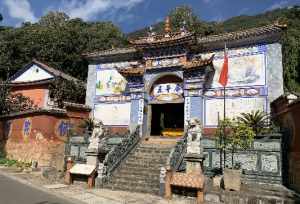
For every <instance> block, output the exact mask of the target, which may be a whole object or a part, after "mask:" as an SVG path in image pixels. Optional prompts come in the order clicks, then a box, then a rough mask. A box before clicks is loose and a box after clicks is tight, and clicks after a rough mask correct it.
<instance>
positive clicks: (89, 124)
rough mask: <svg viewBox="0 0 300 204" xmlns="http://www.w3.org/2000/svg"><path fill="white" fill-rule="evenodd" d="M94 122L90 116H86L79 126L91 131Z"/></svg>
mask: <svg viewBox="0 0 300 204" xmlns="http://www.w3.org/2000/svg"><path fill="white" fill-rule="evenodd" d="M94 124H95V122H94V119H92V118H88V119H85V120H84V121H83V123H82V124H81V126H80V127H81V128H85V129H86V130H88V131H93V129H94Z"/></svg>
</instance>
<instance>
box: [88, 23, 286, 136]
mask: <svg viewBox="0 0 300 204" xmlns="http://www.w3.org/2000/svg"><path fill="white" fill-rule="evenodd" d="M285 27H286V26H285V25H280V24H278V23H274V24H270V25H266V26H261V27H256V28H251V29H246V30H240V31H236V32H228V33H221V34H218V35H208V36H196V35H195V34H194V33H191V32H189V31H187V30H186V29H185V28H184V27H183V28H182V29H180V32H172V29H171V26H170V22H169V20H168V21H166V24H165V32H164V33H162V34H157V33H154V32H153V31H152V30H150V31H149V33H148V36H144V37H140V38H138V39H130V40H129V42H130V46H129V47H127V48H115V49H110V50H104V51H98V52H93V53H85V54H84V56H85V58H86V59H88V60H89V62H90V65H89V73H88V83H87V94H86V103H87V104H88V105H89V106H91V107H92V109H93V117H94V118H97V119H100V120H102V121H103V122H104V124H105V125H107V126H110V127H113V128H114V129H116V128H117V129H122V128H127V127H128V126H129V125H130V124H140V125H142V126H143V134H144V135H148V136H149V135H162V133H163V129H170V128H171V129H172V128H174V129H181V130H182V131H183V129H184V128H185V127H186V125H187V121H188V120H189V119H191V118H192V117H196V118H198V119H200V120H201V121H202V123H203V126H204V130H205V131H204V132H205V133H206V134H208V135H209V134H213V130H214V129H215V128H216V127H217V124H218V120H219V118H222V116H223V105H222V104H223V95H224V94H223V88H222V86H221V85H220V84H219V83H218V79H219V76H220V72H221V68H222V64H223V59H224V47H225V44H226V47H227V48H228V57H229V80H228V84H227V90H228V91H226V95H227V97H228V99H227V103H228V104H227V109H228V111H227V112H228V113H227V116H228V117H236V116H238V115H239V114H240V113H241V112H250V111H251V110H257V109H259V110H263V111H266V112H269V111H270V105H269V104H270V102H271V101H272V100H274V99H275V98H277V97H278V96H280V95H281V94H283V74H282V73H283V66H282V52H281V44H280V43H279V40H280V37H281V34H282V32H283V31H284V29H285ZM178 98H180V99H181V100H178ZM158 104H160V105H158ZM166 107H167V108H166ZM175 110H176V111H175ZM172 112H173V113H172ZM108 113H109V114H108ZM174 114H176V118H177V119H176V120H175V119H174V118H175V115H174Z"/></svg>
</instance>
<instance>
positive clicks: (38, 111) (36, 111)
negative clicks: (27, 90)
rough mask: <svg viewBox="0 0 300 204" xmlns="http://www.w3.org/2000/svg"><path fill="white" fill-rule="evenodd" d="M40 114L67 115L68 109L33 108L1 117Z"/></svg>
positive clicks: (1, 117)
mask: <svg viewBox="0 0 300 204" xmlns="http://www.w3.org/2000/svg"><path fill="white" fill-rule="evenodd" d="M37 114H38V115H39V114H46V115H59V116H66V114H67V111H65V110H63V109H32V110H26V111H21V112H15V113H10V114H7V115H1V116H0V120H1V119H9V118H16V117H20V116H26V115H37Z"/></svg>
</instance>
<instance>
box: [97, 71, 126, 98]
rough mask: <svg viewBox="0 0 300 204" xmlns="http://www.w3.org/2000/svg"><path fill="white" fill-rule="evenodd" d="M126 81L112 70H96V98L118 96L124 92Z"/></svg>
mask: <svg viewBox="0 0 300 204" xmlns="http://www.w3.org/2000/svg"><path fill="white" fill-rule="evenodd" d="M126 84H127V82H126V80H125V79H124V77H122V75H120V74H119V73H118V72H117V71H116V70H114V69H103V70H102V69H98V70H97V80H96V96H104V95H118V94H121V93H122V92H124V91H125V88H126Z"/></svg>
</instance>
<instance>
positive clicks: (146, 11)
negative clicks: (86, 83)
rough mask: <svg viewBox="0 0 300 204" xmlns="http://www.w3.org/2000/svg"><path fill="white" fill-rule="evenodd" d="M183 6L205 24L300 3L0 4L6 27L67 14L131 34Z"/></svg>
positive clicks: (33, 0)
mask: <svg viewBox="0 0 300 204" xmlns="http://www.w3.org/2000/svg"><path fill="white" fill-rule="evenodd" d="M180 5H189V6H190V7H192V8H193V10H194V12H195V14H197V15H198V16H199V17H200V18H201V19H203V20H208V21H222V20H226V19H228V18H230V17H232V16H237V15H242V14H245V15H255V14H257V13H262V12H265V11H267V10H272V9H275V8H282V7H287V6H292V5H300V0H0V13H1V14H2V15H3V17H4V20H3V22H2V23H1V24H2V25H9V26H19V25H21V23H22V22H24V21H30V22H36V21H38V20H39V18H40V17H41V16H43V15H45V14H46V13H47V12H48V11H63V12H65V13H67V14H68V15H69V16H71V17H80V18H82V19H84V20H86V21H101V20H109V21H112V22H114V23H115V24H117V25H118V26H120V27H121V29H122V30H123V31H124V32H130V31H134V30H136V29H139V28H143V27H145V26H149V25H150V24H153V23H156V22H158V21H161V20H163V19H164V18H165V16H166V15H167V14H168V12H169V11H170V10H171V9H172V8H175V7H176V6H180Z"/></svg>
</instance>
